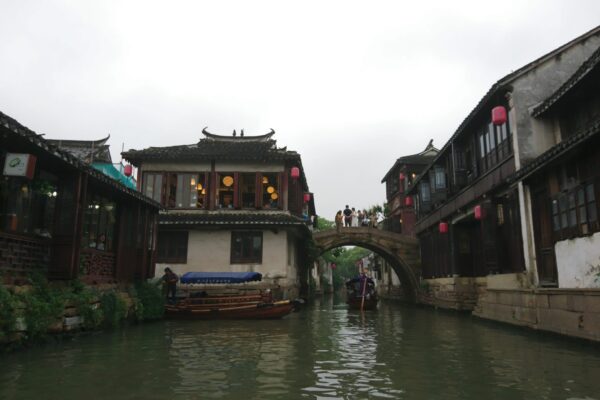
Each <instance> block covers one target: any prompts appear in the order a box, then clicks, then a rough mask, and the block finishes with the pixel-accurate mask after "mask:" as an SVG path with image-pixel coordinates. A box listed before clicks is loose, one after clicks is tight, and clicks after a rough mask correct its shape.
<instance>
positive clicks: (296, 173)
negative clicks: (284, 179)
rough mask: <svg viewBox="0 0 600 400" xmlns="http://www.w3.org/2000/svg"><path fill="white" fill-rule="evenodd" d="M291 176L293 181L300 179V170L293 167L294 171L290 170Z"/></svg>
mask: <svg viewBox="0 0 600 400" xmlns="http://www.w3.org/2000/svg"><path fill="white" fill-rule="evenodd" d="M290 176H291V177H292V179H298V178H300V168H298V167H292V169H291V170H290Z"/></svg>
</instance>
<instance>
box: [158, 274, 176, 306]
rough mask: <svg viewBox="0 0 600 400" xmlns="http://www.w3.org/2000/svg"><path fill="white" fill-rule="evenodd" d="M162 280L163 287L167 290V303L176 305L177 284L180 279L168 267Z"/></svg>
mask: <svg viewBox="0 0 600 400" xmlns="http://www.w3.org/2000/svg"><path fill="white" fill-rule="evenodd" d="M161 279H162V281H163V285H164V286H165V287H166V288H167V290H166V292H167V301H169V303H175V301H176V298H175V294H176V293H177V282H179V277H178V276H177V274H175V273H174V272H173V271H172V270H171V268H169V267H167V268H165V274H164V275H163V277H162V278H161Z"/></svg>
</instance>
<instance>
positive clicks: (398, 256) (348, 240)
mask: <svg viewBox="0 0 600 400" xmlns="http://www.w3.org/2000/svg"><path fill="white" fill-rule="evenodd" d="M313 238H314V240H315V243H316V244H317V246H318V247H319V249H320V250H321V252H324V251H327V250H330V249H333V248H336V247H340V246H352V245H353V246H359V247H364V248H366V249H369V250H371V251H374V252H375V253H377V254H379V255H380V256H381V257H383V258H384V259H385V260H386V261H387V262H388V263H389V264H390V265H391V266H392V268H393V269H394V271H395V272H396V274H397V275H398V278H399V279H400V282H402V288H403V290H404V293H405V295H406V299H407V300H409V301H412V302H415V301H416V299H417V293H418V291H419V281H418V277H419V276H420V275H421V259H420V256H419V241H418V240H417V239H416V238H414V237H412V236H407V235H401V234H398V233H393V232H388V231H382V230H379V229H373V228H362V227H361V228H342V229H341V232H339V233H338V232H337V231H336V230H335V229H330V230H326V231H322V232H316V233H314V234H313Z"/></svg>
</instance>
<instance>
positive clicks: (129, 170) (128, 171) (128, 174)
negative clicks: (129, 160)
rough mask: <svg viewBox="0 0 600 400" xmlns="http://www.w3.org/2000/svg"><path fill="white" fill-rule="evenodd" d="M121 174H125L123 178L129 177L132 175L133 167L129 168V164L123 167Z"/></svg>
mask: <svg viewBox="0 0 600 400" xmlns="http://www.w3.org/2000/svg"><path fill="white" fill-rule="evenodd" d="M123 173H124V174H125V176H131V174H133V167H132V166H131V164H127V165H126V166H125V168H124V169H123Z"/></svg>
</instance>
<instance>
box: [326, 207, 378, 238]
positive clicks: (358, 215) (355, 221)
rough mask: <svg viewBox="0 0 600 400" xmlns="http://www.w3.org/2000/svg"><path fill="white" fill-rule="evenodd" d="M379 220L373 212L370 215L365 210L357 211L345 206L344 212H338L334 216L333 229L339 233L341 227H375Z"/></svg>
mask: <svg viewBox="0 0 600 400" xmlns="http://www.w3.org/2000/svg"><path fill="white" fill-rule="evenodd" d="M378 218H379V215H378V213H377V212H376V211H375V210H373V211H372V212H371V213H370V214H369V213H368V212H367V210H358V211H356V209H355V208H354V207H352V208H350V207H349V206H348V205H346V208H344V210H343V211H342V210H339V211H338V212H337V213H336V214H335V229H336V230H337V231H338V232H341V229H342V227H346V228H351V227H359V226H363V227H371V228H376V227H377V220H378Z"/></svg>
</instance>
